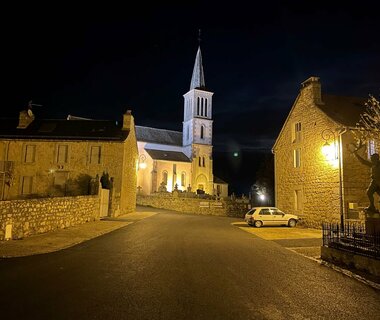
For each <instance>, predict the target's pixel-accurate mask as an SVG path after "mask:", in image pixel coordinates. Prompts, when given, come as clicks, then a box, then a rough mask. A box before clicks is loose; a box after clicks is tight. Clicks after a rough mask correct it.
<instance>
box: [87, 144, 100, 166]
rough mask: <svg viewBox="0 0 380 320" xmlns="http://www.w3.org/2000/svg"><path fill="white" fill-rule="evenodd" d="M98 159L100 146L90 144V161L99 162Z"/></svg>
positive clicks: (92, 162)
mask: <svg viewBox="0 0 380 320" xmlns="http://www.w3.org/2000/svg"><path fill="white" fill-rule="evenodd" d="M100 159H101V147H100V146H92V147H91V150H90V163H91V164H100Z"/></svg>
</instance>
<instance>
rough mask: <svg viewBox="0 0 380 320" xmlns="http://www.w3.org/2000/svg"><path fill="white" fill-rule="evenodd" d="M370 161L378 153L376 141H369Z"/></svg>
mask: <svg viewBox="0 0 380 320" xmlns="http://www.w3.org/2000/svg"><path fill="white" fill-rule="evenodd" d="M367 150H368V159H371V155H373V154H374V153H376V142H375V140H369V141H368V148H367Z"/></svg>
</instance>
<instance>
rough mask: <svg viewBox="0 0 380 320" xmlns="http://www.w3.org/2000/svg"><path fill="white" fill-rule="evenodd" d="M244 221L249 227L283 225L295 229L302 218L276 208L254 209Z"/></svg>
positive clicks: (246, 215) (247, 214)
mask: <svg viewBox="0 0 380 320" xmlns="http://www.w3.org/2000/svg"><path fill="white" fill-rule="evenodd" d="M244 220H245V222H247V223H248V225H250V226H255V227H257V228H260V227H261V226H281V225H287V226H289V227H295V226H296V225H297V222H298V221H299V220H300V218H299V217H298V216H296V215H294V214H288V213H284V212H282V211H281V210H279V209H277V208H275V207H254V208H252V209H251V210H249V211H248V212H247V213H246V214H245V217H244Z"/></svg>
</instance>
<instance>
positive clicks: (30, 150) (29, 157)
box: [24, 145, 36, 163]
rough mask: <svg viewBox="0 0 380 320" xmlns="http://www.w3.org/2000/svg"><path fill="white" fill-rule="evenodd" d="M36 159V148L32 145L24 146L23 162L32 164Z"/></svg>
mask: <svg viewBox="0 0 380 320" xmlns="http://www.w3.org/2000/svg"><path fill="white" fill-rule="evenodd" d="M35 157H36V146H34V145H26V147H25V155H24V162H26V163H32V162H34V161H35Z"/></svg>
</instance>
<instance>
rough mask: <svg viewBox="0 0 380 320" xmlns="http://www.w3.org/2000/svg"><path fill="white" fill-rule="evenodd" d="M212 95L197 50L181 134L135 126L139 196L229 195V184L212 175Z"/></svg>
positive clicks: (185, 100) (199, 51) (186, 95)
mask: <svg viewBox="0 0 380 320" xmlns="http://www.w3.org/2000/svg"><path fill="white" fill-rule="evenodd" d="M213 94H214V93H213V92H211V91H210V90H208V89H207V88H206V86H205V80H204V72H203V64H202V55H201V49H200V47H198V51H197V55H196V58H195V64H194V69H193V74H192V78H191V83H190V90H189V91H188V92H187V93H186V94H185V95H184V118H183V125H182V127H183V129H182V132H179V131H171V130H165V129H157V128H149V127H142V126H136V135H137V142H138V149H139V169H138V180H137V181H138V182H137V184H138V190H139V193H140V194H144V195H147V194H151V193H153V192H157V191H160V190H167V191H169V192H171V191H173V190H174V189H176V188H177V189H178V190H180V191H187V190H191V191H192V192H196V191H197V190H198V192H199V190H200V192H205V193H208V194H211V195H219V196H221V197H227V196H228V184H227V183H226V182H224V181H223V180H221V179H218V178H216V177H214V174H213V159H212V134H213V130H212V124H213V120H212V108H213V104H212V96H213Z"/></svg>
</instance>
